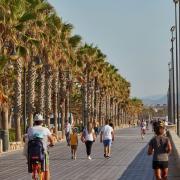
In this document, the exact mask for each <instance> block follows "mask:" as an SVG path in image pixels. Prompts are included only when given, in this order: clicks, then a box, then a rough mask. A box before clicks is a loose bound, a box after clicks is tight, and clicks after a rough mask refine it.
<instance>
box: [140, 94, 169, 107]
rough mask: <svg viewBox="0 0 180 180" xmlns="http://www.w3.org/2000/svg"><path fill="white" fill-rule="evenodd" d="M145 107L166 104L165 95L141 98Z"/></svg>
mask: <svg viewBox="0 0 180 180" xmlns="http://www.w3.org/2000/svg"><path fill="white" fill-rule="evenodd" d="M141 99H142V101H143V103H144V104H145V105H156V104H160V105H163V104H167V95H154V96H147V97H142V98H141Z"/></svg>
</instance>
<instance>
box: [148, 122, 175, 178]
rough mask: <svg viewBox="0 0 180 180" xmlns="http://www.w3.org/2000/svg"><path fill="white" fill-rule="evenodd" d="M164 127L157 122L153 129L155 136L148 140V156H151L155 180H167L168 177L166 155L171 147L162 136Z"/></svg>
mask: <svg viewBox="0 0 180 180" xmlns="http://www.w3.org/2000/svg"><path fill="white" fill-rule="evenodd" d="M164 130H165V125H164V122H163V121H159V122H157V124H156V126H155V127H154V132H155V136H154V137H153V138H152V139H151V140H150V142H149V147H148V152H147V153H148V155H152V154H153V162H152V168H153V169H154V174H155V177H156V180H167V176H168V155H169V154H170V152H171V151H172V146H171V143H170V140H169V138H168V137H166V136H164Z"/></svg>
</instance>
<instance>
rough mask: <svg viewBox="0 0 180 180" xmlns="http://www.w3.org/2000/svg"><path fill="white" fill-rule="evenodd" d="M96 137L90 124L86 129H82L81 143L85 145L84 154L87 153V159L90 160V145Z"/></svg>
mask: <svg viewBox="0 0 180 180" xmlns="http://www.w3.org/2000/svg"><path fill="white" fill-rule="evenodd" d="M95 138H96V135H95V132H94V129H93V126H92V123H88V124H87V128H85V129H84V131H83V133H82V137H81V140H82V142H85V145H86V153H87V158H88V159H89V160H91V159H92V158H91V156H90V155H91V149H92V144H93V142H94V141H95Z"/></svg>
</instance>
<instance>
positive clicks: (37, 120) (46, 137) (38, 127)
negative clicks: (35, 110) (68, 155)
mask: <svg viewBox="0 0 180 180" xmlns="http://www.w3.org/2000/svg"><path fill="white" fill-rule="evenodd" d="M43 120H44V119H43V116H42V115H41V114H36V115H35V117H34V126H33V127H30V128H29V129H28V139H29V141H30V140H32V139H33V138H34V136H35V135H36V134H41V135H42V137H43V138H42V143H43V148H44V152H45V160H46V178H47V180H49V179H50V172H49V156H48V152H47V149H48V141H49V142H50V144H49V146H54V141H53V137H52V135H51V132H50V131H49V129H48V128H46V127H43V126H42V125H43Z"/></svg>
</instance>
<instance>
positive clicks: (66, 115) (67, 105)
mask: <svg viewBox="0 0 180 180" xmlns="http://www.w3.org/2000/svg"><path fill="white" fill-rule="evenodd" d="M69 80H70V79H69V71H67V74H66V98H65V120H66V121H69V118H68V117H69V105H70V103H69V98H70V82H69Z"/></svg>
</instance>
